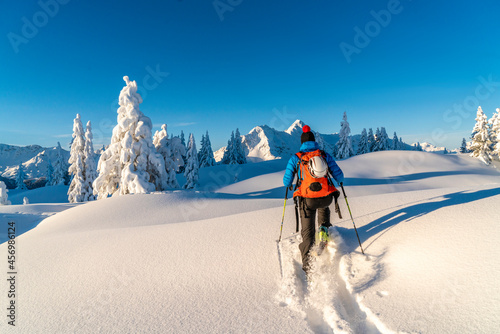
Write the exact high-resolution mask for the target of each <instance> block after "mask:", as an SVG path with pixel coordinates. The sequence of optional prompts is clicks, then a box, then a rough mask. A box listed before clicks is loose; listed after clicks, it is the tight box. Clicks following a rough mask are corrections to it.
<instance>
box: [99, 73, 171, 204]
mask: <svg viewBox="0 0 500 334" xmlns="http://www.w3.org/2000/svg"><path fill="white" fill-rule="evenodd" d="M123 80H124V81H125V83H126V86H125V87H124V88H123V89H122V90H121V92H120V97H119V99H118V104H119V105H120V107H119V108H118V111H117V113H118V116H117V123H118V124H117V125H116V126H115V128H114V129H113V136H112V138H111V144H110V145H109V147H108V148H107V149H106V151H104V152H103V153H102V155H101V157H100V159H99V163H98V167H97V169H98V170H99V176H98V177H97V179H96V180H95V181H94V184H93V188H94V194H95V195H97V197H98V198H99V199H101V198H106V197H108V196H109V195H126V194H138V193H149V192H152V191H155V190H163V189H164V188H166V183H165V181H166V175H165V165H164V160H163V158H162V156H161V155H160V154H158V153H157V152H156V149H155V147H154V146H153V141H152V134H151V128H152V126H153V125H152V123H151V119H150V118H149V117H147V116H145V115H144V114H143V113H142V111H141V110H140V109H139V104H140V103H142V97H141V96H140V94H139V93H138V92H137V83H136V82H135V81H130V80H129V78H128V77H127V76H125V77H123Z"/></svg>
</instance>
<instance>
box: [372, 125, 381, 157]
mask: <svg viewBox="0 0 500 334" xmlns="http://www.w3.org/2000/svg"><path fill="white" fill-rule="evenodd" d="M380 141H381V136H380V129H379V128H377V130H376V131H375V135H374V136H373V146H372V151H373V152H377V151H380Z"/></svg>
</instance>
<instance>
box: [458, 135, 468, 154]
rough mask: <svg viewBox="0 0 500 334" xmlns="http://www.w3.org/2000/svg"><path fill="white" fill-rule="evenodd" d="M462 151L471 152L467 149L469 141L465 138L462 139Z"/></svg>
mask: <svg viewBox="0 0 500 334" xmlns="http://www.w3.org/2000/svg"><path fill="white" fill-rule="evenodd" d="M460 153H469V150H468V149H467V141H465V138H463V139H462V145H461V146H460Z"/></svg>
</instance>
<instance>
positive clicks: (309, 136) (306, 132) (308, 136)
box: [300, 125, 316, 144]
mask: <svg viewBox="0 0 500 334" xmlns="http://www.w3.org/2000/svg"><path fill="white" fill-rule="evenodd" d="M306 141H316V138H314V133H312V132H311V128H310V127H309V125H304V126H303V127H302V135H301V136H300V143H301V144H304V143H305V142H306Z"/></svg>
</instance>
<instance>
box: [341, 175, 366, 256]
mask: <svg viewBox="0 0 500 334" xmlns="http://www.w3.org/2000/svg"><path fill="white" fill-rule="evenodd" d="M340 187H341V188H342V193H344V198H345V203H346V204H347V209H348V210H349V214H350V215H351V220H352V225H354V231H355V232H356V237H358V242H359V247H360V248H361V253H363V255H365V252H364V251H363V246H361V240H359V234H358V229H357V228H356V224H355V223H354V218H352V213H351V208H350V207H349V202H348V201H347V196H346V194H345V190H344V184H343V183H342V182H341V183H340Z"/></svg>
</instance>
